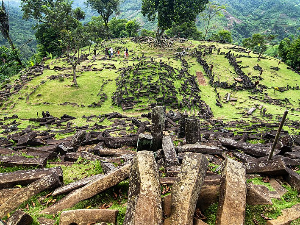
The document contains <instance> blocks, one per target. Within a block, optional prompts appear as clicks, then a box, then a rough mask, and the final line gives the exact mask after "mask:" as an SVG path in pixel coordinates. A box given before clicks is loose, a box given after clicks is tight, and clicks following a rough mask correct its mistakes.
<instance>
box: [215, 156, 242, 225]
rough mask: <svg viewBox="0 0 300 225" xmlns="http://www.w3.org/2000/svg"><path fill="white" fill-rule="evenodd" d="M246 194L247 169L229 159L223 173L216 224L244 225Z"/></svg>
mask: <svg viewBox="0 0 300 225" xmlns="http://www.w3.org/2000/svg"><path fill="white" fill-rule="evenodd" d="M246 193H247V187H246V169H245V167H244V166H243V165H242V164H241V163H239V162H237V161H234V160H232V159H230V158H227V159H226V161H225V167H224V170H223V171H222V178H221V187H220V198H219V206H218V211H217V221H216V224H222V225H223V224H224V225H228V224H244V220H245V211H246Z"/></svg>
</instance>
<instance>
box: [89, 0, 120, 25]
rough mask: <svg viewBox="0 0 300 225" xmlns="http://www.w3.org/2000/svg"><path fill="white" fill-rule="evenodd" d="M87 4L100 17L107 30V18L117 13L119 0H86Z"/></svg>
mask: <svg viewBox="0 0 300 225" xmlns="http://www.w3.org/2000/svg"><path fill="white" fill-rule="evenodd" d="M86 3H87V5H88V6H90V7H91V8H92V9H94V10H96V11H97V12H98V13H99V14H100V16H101V17H102V19H103V21H104V24H105V27H106V29H107V30H108V20H109V17H110V16H111V15H112V14H113V13H116V14H118V13H119V4H120V1H119V0H110V1H107V0H87V1H86Z"/></svg>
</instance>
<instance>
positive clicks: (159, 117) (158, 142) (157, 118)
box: [151, 106, 166, 151]
mask: <svg viewBox="0 0 300 225" xmlns="http://www.w3.org/2000/svg"><path fill="white" fill-rule="evenodd" d="M151 119H152V127H151V134H152V136H153V140H152V145H151V150H152V151H156V150H157V149H161V148H162V137H163V131H164V129H165V122H166V108H165V107H164V106H156V107H155V108H153V109H152V114H151Z"/></svg>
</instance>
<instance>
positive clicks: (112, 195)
mask: <svg viewBox="0 0 300 225" xmlns="http://www.w3.org/2000/svg"><path fill="white" fill-rule="evenodd" d="M163 43H164V46H163V47H157V46H156V42H155V40H154V39H151V38H134V39H132V40H130V39H114V40H111V41H103V42H102V43H101V46H100V47H99V46H98V47H97V46H92V47H91V48H84V49H81V55H82V56H81V59H82V60H81V62H80V65H78V66H77V70H76V73H77V83H78V86H74V85H73V82H72V80H73V77H72V76H73V75H72V68H71V65H70V64H68V63H67V60H66V57H64V56H62V57H59V58H47V59H45V60H44V61H43V62H42V65H35V66H33V67H30V68H28V69H26V70H23V71H21V72H20V73H19V74H17V75H16V76H14V77H12V78H11V80H10V82H9V81H7V82H6V83H3V84H2V86H1V91H0V97H1V118H0V119H1V130H0V132H1V138H0V139H1V141H2V146H3V145H5V146H9V147H6V148H3V149H2V151H4V150H5V151H10V152H13V154H10V155H9V156H10V157H13V156H14V154H16V155H17V156H18V154H20V155H21V156H20V157H25V158H29V159H31V158H34V157H36V156H35V155H31V154H32V153H33V154H34V151H33V152H31V150H32V149H33V148H34V146H38V147H37V148H39V147H41V146H40V145H41V144H42V145H45V146H43V147H49V146H50V144H49V146H48V143H50V142H55V143H57V145H59V146H61V147H62V148H65V147H64V143H68V142H71V140H72V142H73V140H74V137H75V136H76V135H77V134H78V133H80V132H83V131H84V133H83V134H89V135H90V136H89V135H86V137H90V138H95V139H97V138H96V136H97V137H100V136H101V138H102V139H104V140H106V138H107V140H110V139H111V140H113V139H114V138H120V139H122V138H128V137H133V138H136V139H137V134H139V130H140V128H139V127H137V124H135V123H144V124H147V127H145V126H144V131H142V132H145V133H148V132H149V128H148V125H149V124H150V119H149V112H150V111H151V108H152V107H154V106H156V105H164V106H166V109H167V113H168V114H169V115H172V116H173V117H174V118H175V115H176V114H177V113H178V112H182V113H183V112H186V113H187V114H189V115H191V116H196V117H197V118H199V119H200V120H201V129H203V130H205V131H206V132H211V134H216V135H219V134H234V135H236V137H242V134H244V132H245V134H247V133H249V134H252V137H251V138H249V140H248V142H249V143H262V142H264V141H267V143H266V144H267V145H266V146H269V145H270V144H271V140H266V139H265V138H263V137H262V135H264V136H267V134H269V136H270V135H272V134H273V133H274V131H275V132H276V129H277V127H278V123H279V121H280V120H281V117H282V114H283V112H284V111H285V110H286V109H288V110H289V114H288V119H287V121H286V122H285V126H284V132H285V134H286V132H288V133H289V135H291V136H295V137H299V126H300V123H299V118H300V109H299V107H300V102H299V99H300V95H299V83H300V75H299V74H297V73H295V72H293V71H292V70H290V69H288V68H287V66H286V65H285V64H284V63H280V61H278V59H274V58H269V57H261V58H258V56H259V55H258V54H255V53H253V52H250V51H247V50H246V49H244V48H241V47H239V46H235V45H230V44H220V43H216V42H204V41H188V40H184V39H176V40H173V39H169V40H164V42H163ZM110 47H112V48H113V49H114V50H115V51H114V52H115V54H114V56H113V57H112V58H109V57H108V56H105V48H110ZM126 48H128V50H129V56H128V57H124V51H125V49H126ZM94 50H95V51H96V53H97V54H96V56H94V55H93V54H94ZM117 50H119V51H120V55H119V56H118V55H116V51H117ZM147 117H148V118H147ZM173 124H174V122H173ZM267 125H268V126H267ZM141 127H142V126H141ZM177 127H178V125H177V124H176V123H175V126H174V125H172V126H171V128H170V127H169V129H168V131H167V132H170V135H172V137H173V138H174V141H173V142H174V145H175V146H176V145H179V144H182V143H184V142H185V140H183V139H180V138H177V134H176V132H177V131H176V129H177ZM145 129H148V130H147V131H146V130H145ZM23 134H25V135H24V136H28V134H35V136H32V137H33V138H32V139H30V137H29V139H30V140H29V139H26V140H27V142H26V144H27V147H26V148H25V149H23V148H24V146H22V144H21V141H22V140H23V139H22V138H20V135H23ZM74 134H75V135H74ZM106 135H108V136H106ZM201 135H202V136H204V135H205V134H201ZM212 136H213V135H212ZM35 137H36V138H35ZM49 137H50V139H51V140H50V139H48V140H47V144H46V141H45V140H46V138H49ZM243 137H244V136H243ZM43 138H45V140H44V139H43ZM52 138H53V139H52ZM203 139H204V140H205V138H204V137H203ZM26 140H25V141H26ZM34 140H36V141H37V140H38V142H31V141H34ZM93 140H94V139H93ZM48 141H49V142H48ZM90 141H91V142H90V143H91V144H90V145H85V146H80V147H79V148H78V149H77V150H75V152H70V154H71V155H72V153H74V154H75V155H77V156H78V155H80V154H81V153H84V152H86V153H87V154H90V155H93V153H92V152H93V149H94V150H95V149H97V146H98V144H97V146H95V145H96V144H94V143H93V142H92V139H90ZM211 141H212V140H211ZM212 142H214V141H212ZM58 143H60V144H62V145H60V144H58ZM134 143H135V142H134ZM23 144H24V143H23ZM108 144H109V141H105V145H108ZM31 145H33V146H31ZM67 146H68V145H67ZM99 146H100V145H99ZM43 147H42V148H43ZM10 148H12V149H13V150H11V149H10ZM57 148H58V147H57ZM109 148H118V149H113V151H120V152H122V151H123V152H124V151H125V152H126V153H128V152H131V153H135V151H136V149H137V148H136V143H135V145H124V146H122V147H120V146H118V145H117V146H114V143H112V144H111V147H109ZM30 149H31V150H30ZM99 149H100V150H101V149H102V146H100V147H99ZM99 149H98V151H99ZM105 149H106V150H108V147H106V148H105ZM71 151H73V150H71ZM95 151H96V150H95ZM62 154H63V153H62ZM95 154H96V153H95ZM99 154H100V153H99ZM101 154H102V153H101ZM223 154H228V155H227V156H226V157H232V154H231V153H230V152H225V151H224V152H223ZM5 155H6V156H8V155H7V153H6V154H5ZM38 157H39V156H38ZM63 157H65V158H63ZM222 157H223V155H222ZM66 158H68V157H66V156H62V155H60V153H59V154H58V155H57V157H56V158H55V159H54V160H53V159H52V160H47V165H46V166H45V167H46V168H51V167H55V166H61V167H62V170H63V182H64V184H68V183H71V182H73V181H76V180H78V179H82V178H85V177H89V176H91V175H95V174H99V173H103V172H104V168H103V167H102V161H101V160H103V159H105V162H106V160H116V161H108V162H112V163H113V165H114V166H116V167H117V166H119V165H122V164H123V163H124V160H125V159H124V160H123V158H122V159H121V160H120V158H118V157H107V158H103V157H102V158H101V157H99V156H98V155H93V159H95V161H90V160H89V159H85V158H82V157H81V156H78V158H76V157H75V158H71V160H73V162H68V161H62V160H66ZM99 158H101V160H99V161H98V160H97V159H99ZM212 158H215V159H216V161H215V160H212V161H211V162H210V164H209V167H208V169H209V171H210V172H214V173H219V172H220V171H218V170H219V169H220V168H221V167H220V163H221V161H220V158H221V157H219V156H217V157H214V156H212ZM76 160H77V161H76ZM74 161H76V162H74ZM100 161H101V162H100ZM27 166H28V165H27ZM20 169H33V168H31V167H29V168H24V167H20V166H15V167H10V166H3V164H2V165H0V171H1V173H5V172H12V171H15V170H20ZM293 169H294V170H295V171H298V173H299V166H295V167H293ZM160 176H161V177H164V176H165V171H164V167H160ZM264 179H269V178H268V177H266V178H264V177H256V178H255V179H254V180H253V181H252V180H251V179H250V180H248V182H253V183H255V184H260V185H268V183H267V184H265V181H264ZM19 186H20V185H19ZM128 187H129V185H128V180H125V181H123V182H121V183H120V184H118V185H116V186H114V187H111V188H109V189H108V190H105V191H103V192H101V193H99V194H97V195H95V196H94V197H91V198H89V199H86V200H84V201H81V202H79V203H77V204H76V205H75V206H73V207H72V208H71V209H99V208H101V209H116V210H119V214H118V218H117V219H118V224H122V222H123V220H124V217H125V212H126V207H127V204H126V202H127V199H128ZM285 187H286V189H287V190H288V192H287V194H286V195H284V197H282V198H281V199H279V200H278V199H277V200H275V199H273V200H272V201H273V204H274V205H270V206H262V205H259V206H247V212H246V218H245V223H246V224H249V225H250V224H251V225H252V224H253V225H255V224H257V223H256V222H257V221H259V223H260V224H265V223H266V219H265V218H266V217H271V218H276V217H278V216H279V215H280V212H281V210H282V209H284V208H289V207H291V206H293V205H295V204H298V203H299V196H298V193H297V191H295V190H293V189H292V188H291V187H289V186H285ZM170 190H171V189H170V186H168V185H165V186H162V195H165V194H166V193H169V192H170ZM64 196H65V195H64V194H60V195H58V196H52V195H51V194H50V193H49V192H48V191H44V192H41V193H40V194H38V195H36V196H34V197H32V198H30V199H29V200H28V201H26V202H24V203H23V204H22V205H20V206H19V209H22V210H23V211H24V212H26V213H28V214H29V215H31V216H32V217H33V220H34V222H33V224H40V223H39V222H38V221H39V217H41V216H43V217H46V218H47V219H52V224H58V223H59V222H58V221H59V219H60V212H59V213H57V214H55V215H42V214H41V211H42V210H44V209H45V208H47V207H49V206H50V205H52V204H53V203H55V202H57V201H59V200H60V199H61V198H63V197H64ZM216 211H217V203H215V204H212V205H211V206H210V207H209V208H208V209H207V210H206V211H205V212H203V215H202V214H201V218H202V219H205V222H207V223H208V224H215V220H216ZM12 213H13V212H11V214H8V215H7V216H5V217H4V218H2V219H4V220H7V219H8V218H9V216H10V215H12ZM294 224H299V219H298V220H297V221H294Z"/></svg>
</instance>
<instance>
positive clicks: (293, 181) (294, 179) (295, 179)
mask: <svg viewBox="0 0 300 225" xmlns="http://www.w3.org/2000/svg"><path fill="white" fill-rule="evenodd" d="M286 172H287V175H285V176H284V179H285V180H286V181H287V182H288V183H289V185H290V186H291V187H292V188H294V189H295V190H297V191H298V193H300V174H298V173H296V172H295V171H293V170H291V169H289V168H286Z"/></svg>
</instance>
